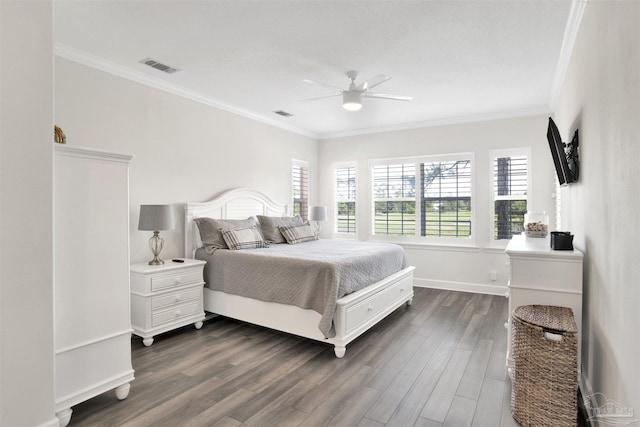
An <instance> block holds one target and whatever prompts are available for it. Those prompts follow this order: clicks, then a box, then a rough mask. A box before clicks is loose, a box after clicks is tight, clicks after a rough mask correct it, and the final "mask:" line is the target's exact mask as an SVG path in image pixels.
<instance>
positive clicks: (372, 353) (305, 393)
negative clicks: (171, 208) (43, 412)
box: [70, 288, 517, 427]
mask: <svg viewBox="0 0 640 427" xmlns="http://www.w3.org/2000/svg"><path fill="white" fill-rule="evenodd" d="M507 311H508V308H507V301H506V299H505V298H504V297H498V296H491V295H479V294H470V293H464V292H451V291H442V290H435V289H425V288H415V298H414V303H413V305H412V306H411V307H404V306H403V307H401V308H399V309H398V310H396V311H395V312H393V313H392V314H391V315H390V316H389V317H387V318H386V319H385V320H383V321H382V322H381V323H379V324H378V325H377V326H376V327H374V328H373V329H372V330H370V331H369V332H368V333H366V334H365V335H363V336H361V337H360V338H359V339H358V340H356V341H355V342H353V343H351V344H350V345H348V346H347V353H346V355H345V357H344V358H343V359H336V358H335V356H334V353H333V348H332V347H331V346H329V345H327V344H322V343H319V342H315V341H310V340H306V339H302V338H297V337H293V336H290V335H287V334H283V333H279V332H276V331H272V330H269V329H264V328H260V327H257V326H253V325H248V324H245V323H241V322H236V321H233V320H230V319H226V318H222V317H217V318H214V319H212V320H209V321H207V322H205V324H204V326H203V327H202V329H200V330H196V329H195V328H193V326H188V327H185V328H181V329H179V330H177V331H174V332H171V333H166V334H163V335H160V336H158V337H156V339H155V341H154V344H153V345H152V346H151V347H144V346H143V344H142V341H141V339H139V338H137V337H134V338H133V339H132V350H133V368H134V369H135V376H136V379H135V381H133V382H132V383H131V392H130V394H129V397H128V398H127V399H126V400H123V401H118V400H117V399H116V397H115V393H114V392H108V393H105V394H103V395H101V396H98V397H96V398H94V399H91V400H89V401H87V402H84V403H82V404H80V405H77V406H76V407H74V408H73V416H72V418H71V424H70V425H71V426H136V427H138V426H172V427H174V426H215V427H222V426H225V427H227V426H228V427H233V426H357V427H380V426H402V427H407V426H422V427H426V426H429V427H436V426H488V427H497V426H517V423H516V422H515V421H514V420H513V419H512V418H511V412H510V393H511V388H510V381H509V380H508V378H507V375H506V369H505V353H506V331H505V329H504V326H503V324H504V321H505V319H506V318H507Z"/></svg>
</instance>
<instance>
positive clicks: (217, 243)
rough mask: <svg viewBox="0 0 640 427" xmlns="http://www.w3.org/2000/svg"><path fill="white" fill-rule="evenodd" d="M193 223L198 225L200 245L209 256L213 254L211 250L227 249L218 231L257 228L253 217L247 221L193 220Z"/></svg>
mask: <svg viewBox="0 0 640 427" xmlns="http://www.w3.org/2000/svg"><path fill="white" fill-rule="evenodd" d="M194 221H195V222H196V224H197V225H198V231H200V240H202V245H203V246H204V248H205V250H206V251H207V253H209V254H211V253H212V252H213V249H229V247H228V246H227V243H226V242H225V241H224V238H223V237H222V233H221V232H220V229H222V228H227V229H236V228H249V227H257V226H258V222H257V221H256V219H255V218H253V217H249V218H247V219H213V218H195V219H194Z"/></svg>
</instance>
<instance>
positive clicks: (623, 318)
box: [555, 1, 640, 418]
mask: <svg viewBox="0 0 640 427" xmlns="http://www.w3.org/2000/svg"><path fill="white" fill-rule="evenodd" d="M639 23H640V3H639V2H633V1H607V2H596V1H590V2H588V3H587V7H586V10H585V14H584V17H583V20H582V24H581V26H580V31H579V33H578V37H577V39H576V44H575V47H574V50H573V54H572V58H571V63H570V66H569V70H568V72H567V75H566V78H565V83H564V86H563V88H562V92H561V96H560V98H559V99H560V100H559V104H558V107H557V108H556V111H555V117H556V122H557V124H558V128H559V130H560V133H561V134H562V136H563V138H564V139H565V140H566V139H568V138H569V137H570V136H571V135H572V134H573V131H574V130H575V129H576V128H579V129H580V137H581V139H580V155H581V160H582V165H581V166H582V167H581V176H580V180H579V182H577V183H575V184H571V185H570V186H569V187H566V188H563V193H562V202H563V226H564V228H567V229H570V230H571V231H572V232H573V233H574V234H575V246H576V247H577V248H578V249H580V250H582V251H584V253H585V266H584V311H583V313H584V315H583V319H584V322H583V330H584V336H583V349H582V355H583V356H582V358H583V359H582V360H583V362H582V363H583V370H582V372H583V375H586V377H587V378H586V380H587V382H588V383H590V385H591V388H592V391H593V392H601V393H604V394H605V395H606V396H607V397H608V398H609V399H613V400H615V401H617V402H619V403H620V404H621V405H623V406H625V407H627V408H633V409H634V411H635V418H639V415H640V369H639V364H638V359H639V357H640V332H639V330H640V314H639V313H640V290H639V289H640V268H639V267H638V255H639V254H640V243H639V242H640V240H639V237H640V219H639V218H640V216H639V215H638V209H640V190H639V188H638V187H639V184H640V172H639V168H640V25H639Z"/></svg>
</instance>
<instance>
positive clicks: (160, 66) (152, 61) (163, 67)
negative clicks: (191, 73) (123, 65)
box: [140, 58, 180, 74]
mask: <svg viewBox="0 0 640 427" xmlns="http://www.w3.org/2000/svg"><path fill="white" fill-rule="evenodd" d="M140 63H141V64H145V65H148V66H149V67H152V68H155V69H156V70H160V71H163V72H165V73H167V74H173V73H175V72H176V71H180V70H179V69H177V68H175V67H171V66H169V65H167V64H163V63H161V62H158V61H156V60H155V59H151V58H147V59H143V60H142V61H140Z"/></svg>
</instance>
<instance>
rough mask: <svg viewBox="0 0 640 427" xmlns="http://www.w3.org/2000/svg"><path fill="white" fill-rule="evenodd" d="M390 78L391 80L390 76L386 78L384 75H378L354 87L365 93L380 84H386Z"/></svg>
mask: <svg viewBox="0 0 640 427" xmlns="http://www.w3.org/2000/svg"><path fill="white" fill-rule="evenodd" d="M390 78H391V76H387V75H386V74H378V75H377V76H375V77H372V78H370V79H369V80H367V81H366V82H363V83H360V84H359V85H358V86H357V87H356V89H357V90H361V91H367V90H369V89H372V88H374V87H376V86H378V85H379V84H382V83H384V82H386V81H387V80H389V79H390Z"/></svg>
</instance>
